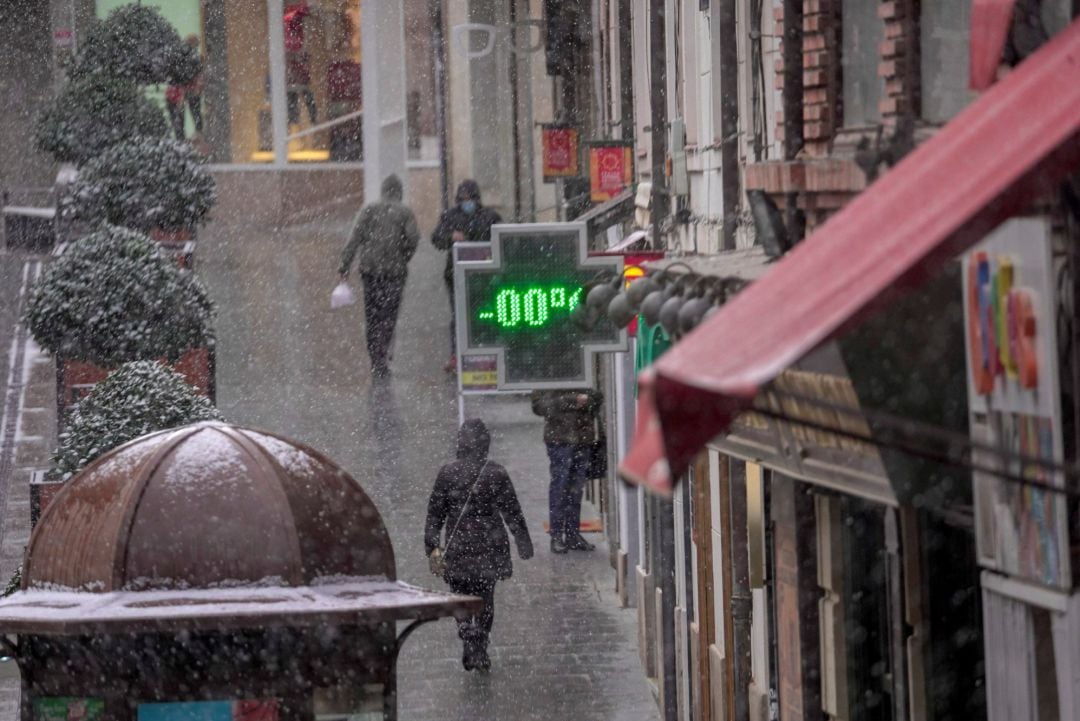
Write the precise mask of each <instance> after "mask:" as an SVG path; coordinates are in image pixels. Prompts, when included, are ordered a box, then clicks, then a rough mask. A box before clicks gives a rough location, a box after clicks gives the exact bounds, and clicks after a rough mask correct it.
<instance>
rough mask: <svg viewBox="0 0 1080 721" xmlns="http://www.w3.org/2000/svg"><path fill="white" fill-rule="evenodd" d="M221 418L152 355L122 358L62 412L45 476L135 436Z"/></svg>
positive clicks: (60, 476)
mask: <svg viewBox="0 0 1080 721" xmlns="http://www.w3.org/2000/svg"><path fill="white" fill-rule="evenodd" d="M219 420H222V417H221V413H219V412H218V409H217V408H215V407H214V405H213V404H212V403H211V402H210V399H209V398H206V397H205V396H201V395H199V394H198V393H197V392H196V391H195V388H193V387H192V386H191V385H189V384H188V383H187V382H186V381H185V380H184V377H183V376H181V375H180V374H179V373H177V372H175V371H173V370H171V369H169V368H167V367H165V366H163V365H162V364H161V363H158V362H155V361H136V362H134V363H125V364H124V365H122V366H120V367H119V368H117V369H116V370H115V371H113V372H112V373H110V374H109V377H108V378H106V379H105V380H103V381H102V382H100V383H98V384H97V385H95V386H94V388H93V390H92V391H90V393H89V394H88V395H87V396H86V397H85V398H83V399H82V400H81V401H79V403H78V405H76V406H75V407H74V408H72V409H71V410H70V411H69V412H68V416H67V422H66V423H65V425H64V428H65V429H66V430H65V431H64V433H63V434H62V435H61V436H60V447H59V448H58V449H57V450H56V453H55V454H54V455H53V459H52V468H51V469H50V470H49V477H50V478H52V479H53V480H67V479H68V478H69V477H71V476H72V475H73V474H75V473H77V472H78V471H79V470H80V469H82V468H83V467H84V466H86V465H87V464H88V463H90V462H91V461H93V460H94V459H95V458H97V457H98V456H100V455H102V454H103V453H105V452H106V451H108V450H110V449H113V448H115V447H117V446H119V445H120V444H122V443H127V442H128V441H130V440H132V439H134V438H138V437H139V436H142V435H146V434H147V433H153V432H154V431H162V430H165V429H167V428H176V427H178V426H186V425H187V424H189V423H196V422H198V421H219Z"/></svg>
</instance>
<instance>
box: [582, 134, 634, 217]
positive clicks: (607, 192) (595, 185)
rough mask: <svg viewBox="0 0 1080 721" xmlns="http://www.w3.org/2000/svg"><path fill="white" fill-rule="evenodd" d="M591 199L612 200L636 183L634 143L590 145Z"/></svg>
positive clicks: (613, 142)
mask: <svg viewBox="0 0 1080 721" xmlns="http://www.w3.org/2000/svg"><path fill="white" fill-rule="evenodd" d="M588 147H589V197H590V199H591V200H592V202H594V203H603V202H606V201H608V200H611V199H612V198H614V197H615V196H617V195H618V194H619V193H621V192H622V191H624V190H626V189H627V188H629V187H630V184H631V183H633V182H634V160H633V143H630V142H627V141H619V140H605V141H593V142H591V143H589V146H588Z"/></svg>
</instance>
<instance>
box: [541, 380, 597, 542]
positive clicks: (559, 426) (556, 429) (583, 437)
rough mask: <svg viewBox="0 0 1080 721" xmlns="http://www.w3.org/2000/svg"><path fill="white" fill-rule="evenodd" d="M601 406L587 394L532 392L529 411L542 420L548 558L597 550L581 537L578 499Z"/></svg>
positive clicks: (592, 393) (593, 446) (592, 462)
mask: <svg viewBox="0 0 1080 721" xmlns="http://www.w3.org/2000/svg"><path fill="white" fill-rule="evenodd" d="M603 400H604V397H603V396H602V395H601V394H600V393H599V392H597V391H594V390H591V389H590V390H580V391H577V390H571V391H533V394H532V410H533V413H535V414H536V415H538V416H543V418H544V445H545V446H547V453H548V461H549V463H550V468H551V485H550V486H548V525H549V527H550V529H551V552H552V553H566V552H567V551H568V550H571V551H592V550H593V549H595V548H596V546H594V545H593V544H591V543H589V542H588V541H586V540H585V537H584V536H582V535H581V496H582V494H583V493H584V491H585V482H586V481H588V480H589V468H590V466H593V465H596V463H597V461H596V460H594V458H593V456H594V449H596V447H597V443H598V436H599V434H598V433H597V425H598V423H599V414H600V405H601V403H603ZM604 452H605V453H606V451H604Z"/></svg>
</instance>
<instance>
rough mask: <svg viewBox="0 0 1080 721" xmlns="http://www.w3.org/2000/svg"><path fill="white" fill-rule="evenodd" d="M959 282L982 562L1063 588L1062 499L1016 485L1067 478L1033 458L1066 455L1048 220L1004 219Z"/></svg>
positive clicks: (966, 261) (1066, 576)
mask: <svg viewBox="0 0 1080 721" xmlns="http://www.w3.org/2000/svg"><path fill="white" fill-rule="evenodd" d="M963 281H964V324H965V329H966V338H965V348H966V356H967V378H968V404H969V412H970V421H971V434H972V440H973V441H974V442H975V446H976V450H975V452H974V453H973V462H974V463H973V465H974V466H976V468H977V470H975V471H974V472H973V474H972V478H973V481H974V499H975V521H976V543H977V548H978V555H979V562H980V564H981V565H983V566H984V567H986V568H990V569H994V570H996V571H998V572H1000V573H1002V574H1005V575H1006V576H1011V577H1013V578H1016V579H1019V580H1023V581H1027V582H1030V583H1036V584H1040V585H1043V586H1047V587H1051V588H1057V589H1068V588H1070V587H1071V583H1072V581H1071V572H1070V568H1069V547H1068V533H1067V531H1068V529H1067V525H1066V498H1065V496H1064V495H1063V494H1059V493H1055V492H1053V491H1052V490H1049V489H1046V488H1039V487H1036V486H1033V485H1027V484H1025V483H1023V482H1022V481H1023V480H1029V479H1030V480H1032V481H1035V482H1038V483H1039V484H1042V485H1045V484H1049V485H1051V486H1061V485H1063V478H1062V476H1061V474H1060V473H1058V472H1057V471H1056V470H1054V469H1053V468H1052V467H1049V468H1048V467H1047V466H1045V465H1041V464H1039V463H1038V462H1037V461H1038V460H1045V461H1048V462H1051V463H1057V464H1060V463H1061V462H1062V461H1063V459H1064V449H1063V446H1062V435H1061V391H1060V386H1059V379H1058V367H1057V339H1056V335H1055V334H1056V328H1057V324H1056V318H1057V306H1058V301H1057V298H1056V294H1055V292H1054V288H1055V283H1054V269H1053V263H1052V254H1051V233H1050V224H1049V222H1048V221H1046V220H1043V219H1036V218H1024V219H1016V220H1012V221H1009V222H1008V223H1006V224H1004V225H1002V226H1001V227H1000V228H999V229H998V230H996V231H995V232H994V233H992V234H991V235H989V236H987V238H986V239H985V240H984V241H983V242H982V243H980V244H979V245H978V246H976V247H975V249H974V250H972V251H971V252H970V253H968V254H966V255H965V256H964V258H963ZM1029 459H1030V460H1029ZM1003 476H1004V477H1003Z"/></svg>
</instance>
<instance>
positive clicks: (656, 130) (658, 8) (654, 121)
mask: <svg viewBox="0 0 1080 721" xmlns="http://www.w3.org/2000/svg"><path fill="white" fill-rule="evenodd" d="M666 36H667V26H666V24H665V19H664V0H651V2H650V3H649V48H650V53H649V55H650V57H649V95H650V99H649V100H650V111H651V112H650V118H649V121H650V124H651V136H652V178H651V180H652V198H651V201H650V202H651V205H652V240H653V247H654V248H662V247H664V246H663V245H662V244H661V242H660V240H661V239H660V223H661V221H662V220H663V219H664V218H665V217H667V210H668V190H667V175H666V172H665V171H666V166H667V152H668V148H667V124H668V120H667V53H666V52H665V50H666Z"/></svg>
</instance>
